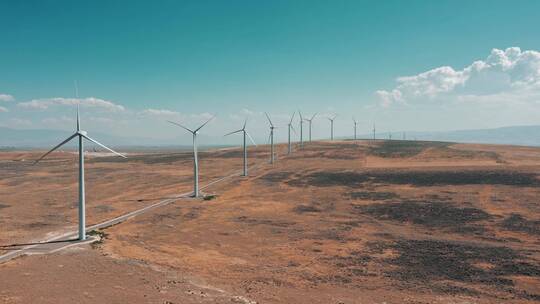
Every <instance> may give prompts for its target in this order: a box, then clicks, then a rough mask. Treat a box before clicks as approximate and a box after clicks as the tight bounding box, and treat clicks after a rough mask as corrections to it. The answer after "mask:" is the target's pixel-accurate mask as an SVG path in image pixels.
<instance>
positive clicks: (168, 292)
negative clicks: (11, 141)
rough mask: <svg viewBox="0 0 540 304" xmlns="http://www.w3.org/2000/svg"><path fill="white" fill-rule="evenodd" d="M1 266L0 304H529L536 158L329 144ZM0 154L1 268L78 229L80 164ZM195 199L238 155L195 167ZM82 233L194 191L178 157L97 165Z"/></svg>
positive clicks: (534, 152) (211, 157) (186, 159)
mask: <svg viewBox="0 0 540 304" xmlns="http://www.w3.org/2000/svg"><path fill="white" fill-rule="evenodd" d="M268 150H269V149H268V146H259V147H255V148H250V150H249V157H250V176H249V177H240V176H233V177H231V178H229V179H226V180H223V181H221V182H219V183H215V184H213V185H211V186H210V187H208V188H206V189H205V190H204V192H205V193H206V194H207V195H208V196H207V197H206V199H191V198H179V199H178V200H176V201H174V202H172V203H170V204H168V205H165V206H162V207H159V208H155V209H152V210H151V211H149V212H147V213H145V214H142V215H139V216H137V217H134V218H131V219H129V220H127V221H125V222H123V223H120V224H117V225H114V226H111V227H109V228H106V229H102V230H100V231H97V232H92V234H93V235H96V236H97V237H98V238H99V239H100V240H99V241H98V242H95V243H92V244H82V245H76V246H72V247H69V248H67V249H64V250H60V251H57V252H54V253H50V254H39V255H38V254H34V255H27V256H22V257H18V258H16V259H12V260H10V261H7V262H5V263H2V264H0V302H2V303H309V304H314V303H324V304H328V303H334V304H339V303H343V304H348V303H411V304H412V303H463V304H465V303H539V302H540V148H530V147H517V146H497V145H476V144H452V143H443V142H421V141H418V142H417V141H356V142H353V141H333V142H329V141H325V142H313V143H306V145H305V147H304V149H303V150H299V149H298V147H297V146H295V151H294V153H293V154H292V155H290V156H287V155H286V146H285V145H279V147H278V160H277V162H276V163H275V164H274V165H270V164H268V158H269V155H268ZM39 154H40V152H38V151H33V152H25V151H18V152H2V153H0V254H6V253H9V252H10V251H12V250H16V249H17V248H21V247H22V246H25V244H33V243H36V242H39V241H41V240H46V239H48V238H51V237H53V236H55V235H60V234H62V233H65V232H67V231H75V230H76V226H77V169H76V168H77V162H76V160H77V158H76V157H77V156H76V155H75V154H73V153H69V152H64V153H55V154H53V155H52V157H51V158H50V159H48V160H45V161H43V162H42V163H38V164H37V165H32V160H33V159H36V158H37V157H39ZM200 158H201V164H200V172H201V184H202V185H205V184H208V183H210V182H212V181H215V180H217V179H219V178H221V177H224V176H228V175H230V174H232V173H235V172H236V173H237V172H239V170H240V169H241V164H242V153H241V151H240V149H222V150H215V151H207V152H203V153H201V154H200ZM86 176H87V224H88V225H92V224H96V223H99V222H102V221H105V220H107V219H110V218H113V217H115V216H119V215H122V214H125V213H128V212H130V211H133V210H137V209H140V208H143V207H144V206H148V205H150V204H153V203H156V202H159V201H162V200H165V199H167V198H171V197H174V196H175V195H178V194H180V193H185V192H188V191H190V190H191V187H192V158H191V154H190V153H170V152H167V153H128V159H125V160H124V159H120V158H115V157H109V156H106V157H103V156H97V155H96V156H93V155H92V154H91V153H90V155H89V156H88V158H87V162H86Z"/></svg>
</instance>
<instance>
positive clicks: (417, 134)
mask: <svg viewBox="0 0 540 304" xmlns="http://www.w3.org/2000/svg"><path fill="white" fill-rule="evenodd" d="M69 135H71V133H70V132H67V131H59V130H20V129H11V128H6V127H0V148H4V149H5V148H43V147H51V146H52V145H55V144H57V143H59V142H60V141H61V140H62V139H64V138H66V137H68V136H69ZM90 135H91V136H92V137H93V138H95V139H97V140H99V141H100V142H102V143H104V144H107V145H111V146H113V147H131V148H136V147H145V148H148V147H160V148H165V147H175V148H189V146H182V145H171V143H174V142H178V143H186V142H190V141H191V138H190V137H188V136H185V137H184V136H182V137H178V138H172V139H153V138H137V137H122V136H113V135H108V134H103V133H92V134H90ZM405 135H406V138H407V139H408V140H412V139H417V140H439V141H452V142H464V143H491V144H508V145H524V146H540V125H538V126H510V127H502V128H496V129H478V130H457V131H442V132H422V131H409V132H406V133H405ZM372 136H373V135H372V134H365V135H363V136H361V137H362V138H372ZM402 136H403V133H401V132H400V133H398V132H393V133H392V138H393V139H401V138H402ZM377 138H379V139H388V132H385V133H377ZM200 142H201V143H202V145H204V144H205V143H206V146H207V147H209V145H208V143H215V144H216V145H213V146H214V147H215V146H218V145H220V146H226V145H228V144H232V143H235V144H236V145H238V143H237V141H234V140H233V141H230V142H227V141H224V139H223V137H211V136H206V137H205V136H201V141H200ZM74 146H75V142H73V143H72V144H71V147H74ZM89 147H92V145H89Z"/></svg>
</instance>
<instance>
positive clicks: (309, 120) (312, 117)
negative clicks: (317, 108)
mask: <svg viewBox="0 0 540 304" xmlns="http://www.w3.org/2000/svg"><path fill="white" fill-rule="evenodd" d="M315 115H317V113H315V114H313V116H311V119H306V120H307V121H308V122H309V142H311V123H312V122H313V119H314V118H315Z"/></svg>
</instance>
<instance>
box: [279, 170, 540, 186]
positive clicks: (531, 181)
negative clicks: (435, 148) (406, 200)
mask: <svg viewBox="0 0 540 304" xmlns="http://www.w3.org/2000/svg"><path fill="white" fill-rule="evenodd" d="M366 182H373V183H381V184H400V185H406V184H409V185H413V186H445V185H456V186H458V185H508V186H518V187H537V186H540V179H538V178H537V176H536V174H533V173H522V172H515V171H502V170H494V171H487V170H475V171H472V170H466V171H392V172H390V171H365V172H355V171H341V172H325V171H318V172H313V173H310V174H307V175H305V176H302V177H296V178H295V179H293V180H290V181H288V184H289V185H291V186H297V187H303V186H308V185H309V186H315V187H331V186H347V187H357V186H360V185H361V184H363V183H366Z"/></svg>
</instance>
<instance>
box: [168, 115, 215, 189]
mask: <svg viewBox="0 0 540 304" xmlns="http://www.w3.org/2000/svg"><path fill="white" fill-rule="evenodd" d="M214 117H215V116H212V117H210V118H209V119H208V120H207V121H206V122H205V123H203V124H202V125H201V126H200V127H198V128H197V129H195V130H191V129H188V128H186V127H184V126H183V125H181V124H179V123H176V122H174V121H170V120H167V121H168V122H170V123H172V124H173V125H176V126H178V127H180V128H183V129H185V130H186V131H188V132H190V133H191V134H193V197H199V159H198V158H197V134H199V130H200V129H202V127H204V126H205V125H206V124H207V123H209V122H210V121H211V120H212V119H214Z"/></svg>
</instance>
